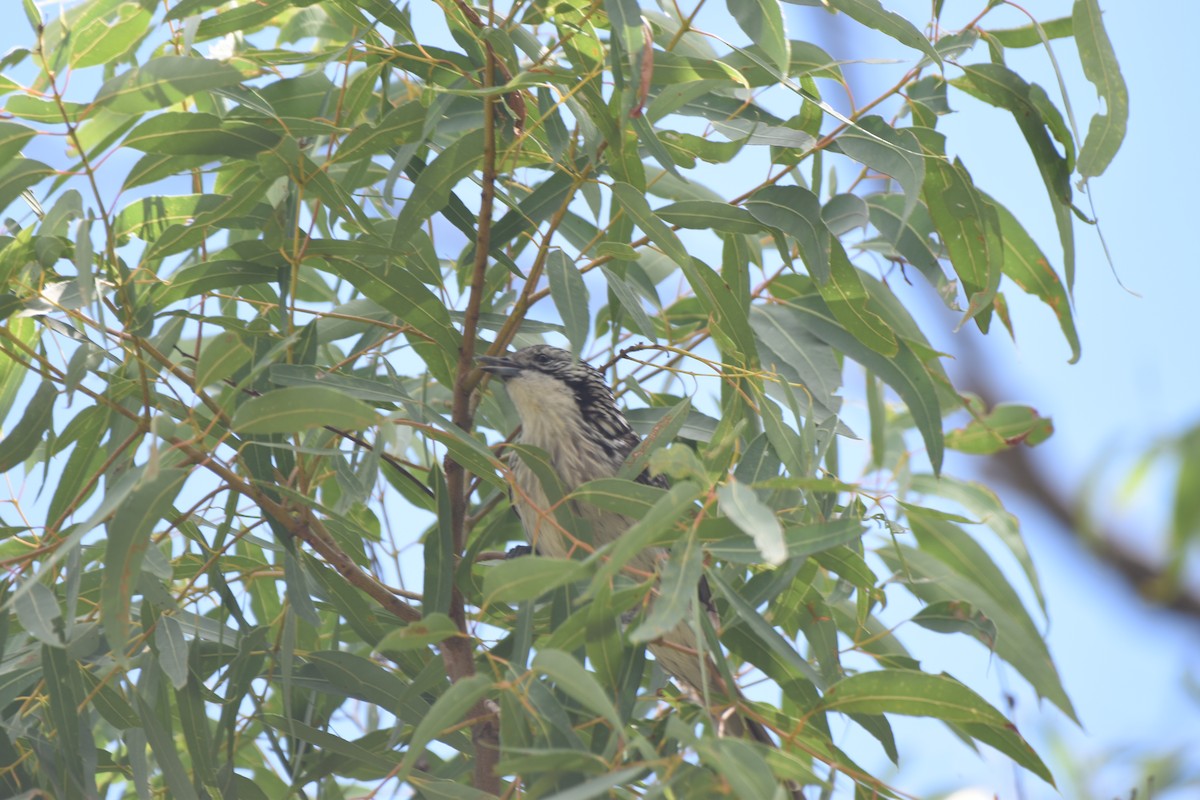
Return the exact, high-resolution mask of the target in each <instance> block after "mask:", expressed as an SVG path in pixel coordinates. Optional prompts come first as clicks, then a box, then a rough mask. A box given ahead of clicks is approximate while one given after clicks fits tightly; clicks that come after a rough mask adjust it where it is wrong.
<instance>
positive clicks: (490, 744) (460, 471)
mask: <svg viewBox="0 0 1200 800" xmlns="http://www.w3.org/2000/svg"><path fill="white" fill-rule="evenodd" d="M485 50H486V54H487V63H486V65H485V67H484V71H483V72H484V75H483V81H484V86H492V85H493V83H494V78H495V71H496V64H497V62H496V55H495V53H494V52H493V50H492V46H491V45H490V44H488V45H487V46H486V48H485ZM482 172H483V180H482V189H481V194H480V201H479V226H478V229H477V232H476V237H475V262H474V264H473V265H472V269H471V285H470V293H469V294H468V296H467V307H466V310H465V312H464V314H463V332H462V344H461V345H460V346H459V349H458V369H457V371H456V373H455V376H454V396H453V400H452V406H451V413H450V419H451V421H452V422H453V423H454V424H455V425H457V426H458V427H459V428H460V429H461V430H463V431H469V430H471V428H472V426H473V425H474V422H475V420H474V413H473V410H472V407H471V394H472V393H473V392H474V390H475V386H476V385H477V384H478V382H479V375H480V373H479V371H478V370H476V369H475V339H476V337H477V335H478V332H479V313H480V309H481V307H482V305H483V293H484V290H485V283H484V281H485V278H486V276H487V263H488V253H489V251H490V250H491V239H492V210H493V206H494V204H495V196H496V99H495V97H493V96H491V95H488V96H485V97H484V98H483V170H482ZM444 466H445V471H446V488H447V491H448V493H449V495H450V536H451V538H452V543H451V546H452V547H453V552H454V553H455V556H456V557H459V558H461V556H462V553H463V552H464V551H465V550H466V546H467V542H466V539H467V537H466V518H467V506H468V504H469V500H470V494H469V492H468V491H467V486H468V481H467V471H466V469H465V468H464V467H463V466H462V464H459V463H458V462H457V461H456V460H455V459H454V457H453V456H451V455H450V454H449V453H447V455H446V459H445V462H444ZM450 618H451V619H453V620H454V623H455V624H456V625H457V626H458V629H459V630H460V631H462V632H463V633H468V631H467V615H466V609H465V602H464V600H463V596H462V592H461V591H459V588H458V585H457V583H453V584H452V586H451V594H450ZM472 642H473V639H472V638H471V637H469V636H461V637H460V636H455V637H451V638H450V639H447V640H446V641H445V642H444V643H443V644H442V648H441V649H442V659H443V660H444V661H445V662H446V672H447V673H448V674H449V675H450V680H452V681H460V680H462V679H464V678H467V677H470V676H472V675H474V674H475V653H474V648H473V645H472ZM493 707H494V706H491V705H490V704H489V703H488V702H487V700H486V699H482V700H480V701H479V702H478V703H476V704H475V705H474V706H472V708H471V709H470V710H469V711H468V712H467V715H466V719H467V720H470V721H471V740H472V742H473V743H474V745H475V764H474V767H475V788H476V789H479V790H480V791H484V792H488V793H490V794H494V795H498V794H499V793H500V776H499V775H498V774H497V772H496V765H497V763H498V761H499V758H500V737H499V726H498V724H497V719H496V714H495V712H494V711H493V710H492V708H493Z"/></svg>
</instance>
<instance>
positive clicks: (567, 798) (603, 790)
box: [545, 767, 646, 800]
mask: <svg viewBox="0 0 1200 800" xmlns="http://www.w3.org/2000/svg"><path fill="white" fill-rule="evenodd" d="M645 772H646V768H645V767H629V768H626V769H619V770H617V771H615V772H609V773H607V774H605V775H598V776H596V777H595V778H589V779H587V780H586V781H583V782H582V783H578V784H576V785H575V786H572V787H571V788H569V789H563V790H562V791H559V792H555V793H554V794H551V795H546V798H545V800H593V799H594V798H597V797H611V796H612V793H611V792H610V791H609V790H610V789H613V788H615V787H619V786H628V785H629V784H631V783H633V782H634V781H636V780H637V779H638V776H639V775H642V774H644V773H645Z"/></svg>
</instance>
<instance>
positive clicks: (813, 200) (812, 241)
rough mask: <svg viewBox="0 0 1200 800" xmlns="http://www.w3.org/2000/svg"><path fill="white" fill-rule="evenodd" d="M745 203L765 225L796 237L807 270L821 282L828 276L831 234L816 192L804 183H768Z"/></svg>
mask: <svg viewBox="0 0 1200 800" xmlns="http://www.w3.org/2000/svg"><path fill="white" fill-rule="evenodd" d="M745 207H746V210H747V211H749V212H750V214H751V215H752V216H753V217H754V218H755V219H756V220H758V221H759V222H761V223H762V224H763V225H766V226H768V227H770V228H778V229H779V230H781V231H783V232H784V233H786V234H787V235H788V236H791V237H792V238H793V239H795V241H796V244H797V245H799V247H800V258H802V259H803V260H804V266H806V267H808V274H809V275H811V276H812V277H813V278H814V279H816V281H817V283H818V284H822V283H825V282H826V281H828V280H829V258H830V240H831V236H830V234H829V228H827V227H825V220H823V219H822V218H821V201H820V200H818V199H817V196H816V195H815V194H813V193H812V192H810V191H809V190H808V189H805V188H804V187H802V186H768V187H766V188H765V189H761V190H759V191H757V192H755V193H754V195H753V196H752V197H751V198H750V199H749V200H747V201H746V203H745Z"/></svg>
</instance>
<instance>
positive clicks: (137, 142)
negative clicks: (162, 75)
mask: <svg viewBox="0 0 1200 800" xmlns="http://www.w3.org/2000/svg"><path fill="white" fill-rule="evenodd" d="M279 138H280V137H279V135H278V134H276V133H272V132H271V131H268V130H266V129H265V128H262V127H259V126H257V125H251V124H248V123H239V122H236V121H233V120H230V121H222V120H221V118H220V117H217V116H214V115H212V114H202V113H195V112H183V111H168V112H165V113H163V114H158V115H157V116H153V117H151V118H150V119H148V120H146V121H145V122H143V123H141V124H140V125H138V126H137V127H136V128H134V129H133V130H131V131H130V132H129V133H128V134H127V135H126V136H125V140H124V141H123V142H122V144H123V145H124V146H125V147H132V148H133V149H134V150H141V151H142V152H143V153H160V154H163V155H171V156H191V155H199V156H212V157H213V158H254V157H255V156H257V155H258V154H259V153H261V152H262V151H263V150H266V149H268V148H270V147H274V146H275V145H276V144H278V142H279Z"/></svg>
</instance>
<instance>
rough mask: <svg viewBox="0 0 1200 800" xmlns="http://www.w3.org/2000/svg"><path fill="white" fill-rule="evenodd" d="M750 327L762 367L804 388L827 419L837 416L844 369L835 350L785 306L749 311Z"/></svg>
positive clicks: (761, 306) (760, 306) (758, 307)
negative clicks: (801, 323) (838, 394)
mask: <svg viewBox="0 0 1200 800" xmlns="http://www.w3.org/2000/svg"><path fill="white" fill-rule="evenodd" d="M750 325H751V327H752V328H753V329H754V334H755V336H757V337H758V345H759V346H758V358H759V362H760V363H761V364H762V365H763V367H765V368H768V369H772V370H775V371H778V372H779V373H780V375H781V377H783V378H784V379H785V380H787V381H788V382H789V383H791V384H800V385H801V386H803V388H804V390H805V391H806V392H807V394H808V396H809V397H810V398H811V399H812V401H813V402H814V403H815V404H816V405H817V406H818V407H819V408H820V409H821V410H822V411H823V412H824V415H825V416H828V415H831V414H834V413H836V411H837V409H838V408H839V405H840V400H839V398H838V397H837V396H836V392H837V391H838V389H839V388H841V385H842V369H841V365H840V364H839V363H838V360H837V356H835V355H834V352H833V349H832V348H830V346H829V345H827V344H826V343H825V342H823V341H821V340H820V339H818V338H817V337H816V336H814V335H813V334H812V333H810V332H809V331H808V330H807V329H805V328H804V327H803V326H802V325H800V324H799V322H798V320H797V318H796V314H795V313H794V312H792V311H791V310H789V309H788V308H786V307H785V306H780V305H774V304H771V305H758V306H755V307H754V308H752V309H751V310H750Z"/></svg>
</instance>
